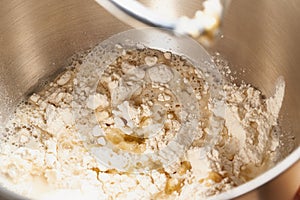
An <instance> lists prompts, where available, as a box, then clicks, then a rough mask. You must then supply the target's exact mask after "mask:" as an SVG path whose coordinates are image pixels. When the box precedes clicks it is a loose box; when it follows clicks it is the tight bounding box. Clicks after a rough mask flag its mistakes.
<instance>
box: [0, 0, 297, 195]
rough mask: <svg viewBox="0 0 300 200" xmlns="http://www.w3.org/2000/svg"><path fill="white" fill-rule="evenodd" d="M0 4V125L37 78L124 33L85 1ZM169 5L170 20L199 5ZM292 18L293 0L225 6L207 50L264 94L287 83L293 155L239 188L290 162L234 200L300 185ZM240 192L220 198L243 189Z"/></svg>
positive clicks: (286, 120) (242, 0) (288, 141)
mask: <svg viewBox="0 0 300 200" xmlns="http://www.w3.org/2000/svg"><path fill="white" fill-rule="evenodd" d="M0 1H1V7H0V47H1V48H0V104H1V105H2V107H1V108H0V116H2V118H1V117H0V122H1V121H5V119H6V117H7V116H8V114H9V113H10V112H11V111H12V110H13V105H15V103H16V102H18V101H19V100H20V99H21V97H22V96H23V95H24V94H26V93H28V92H31V91H32V88H33V87H34V86H35V85H36V84H37V83H38V82H39V80H41V79H44V78H45V77H49V76H50V75H51V74H53V73H55V72H57V71H59V70H60V69H61V68H62V67H63V66H65V65H66V64H67V63H68V58H69V57H70V56H72V55H73V54H74V53H75V52H78V51H81V50H84V49H87V48H89V47H91V46H93V45H95V44H96V43H98V42H101V41H102V40H104V39H106V38H108V37H109V36H111V35H112V34H115V33H118V32H121V31H124V30H127V29H129V28H130V27H129V26H128V25H126V24H125V23H123V22H121V21H120V20H118V19H116V18H115V17H113V16H112V15H111V14H109V13H108V12H107V11H105V10H104V9H103V8H101V7H100V6H99V5H98V4H97V3H95V2H94V1H92V0H85V1H82V0H65V1H59V0H43V1H38V0H27V1H21V0H0ZM160 2H161V1H156V0H149V2H148V3H149V5H150V6H152V7H153V9H155V8H157V7H159V4H160ZM168 2H169V1H168ZM173 2H175V4H172V5H176V6H173V7H169V8H174V10H172V12H171V11H170V12H169V14H174V15H178V13H180V15H182V14H184V13H182V12H190V10H191V9H192V10H193V9H195V4H196V2H198V1H196V0H195V1H185V3H183V1H178V0H174V1H173ZM105 7H109V5H106V6H105ZM165 7H166V6H165ZM187 14H190V13H187ZM119 17H124V18H123V20H125V21H126V20H129V19H130V18H126V16H124V15H122V14H120V15H119ZM299 19H300V1H297V0H289V1H282V0H265V1H260V0H253V1H248V0H239V1H232V3H231V4H230V7H229V8H228V11H227V12H226V15H225V19H224V23H223V35H224V37H223V38H220V39H218V40H217V41H216V43H215V45H214V46H212V47H211V48H210V49H208V50H209V51H211V52H215V51H218V52H220V54H221V55H222V56H224V57H225V58H226V59H227V60H228V61H229V62H230V65H231V66H232V70H233V71H237V74H239V73H240V72H241V69H242V68H244V69H245V72H244V73H241V74H240V80H242V79H243V80H245V81H246V82H249V83H251V84H253V85H254V86H256V87H258V88H259V89H261V90H262V91H263V92H264V93H265V94H267V95H271V94H272V91H273V89H274V82H275V80H276V79H277V77H278V76H280V75H282V76H283V77H284V78H285V81H286V95H285V99H284V103H283V109H282V112H281V113H282V115H283V117H282V125H283V127H284V130H285V133H284V136H283V137H282V138H283V143H284V144H285V145H286V154H288V153H289V152H291V151H292V150H294V151H293V153H292V154H290V156H288V157H287V158H286V159H285V160H283V162H282V163H280V164H279V165H277V166H276V167H275V168H273V169H272V171H269V173H267V174H264V175H262V176H261V177H259V178H258V179H255V180H254V181H253V182H252V185H246V187H247V188H248V189H249V188H251V187H252V188H251V189H254V188H256V187H258V186H261V185H262V183H264V182H266V181H267V180H269V179H272V178H274V176H276V175H277V174H278V173H280V172H281V171H283V170H285V169H286V168H288V167H289V166H291V165H292V164H293V163H295V164H294V165H293V166H292V167H290V168H289V169H288V170H287V171H286V172H284V173H282V174H281V175H279V176H278V177H277V178H275V179H274V180H273V181H271V182H269V183H267V184H264V185H263V186H261V187H259V188H258V189H256V190H253V191H252V192H250V193H247V194H244V195H243V196H240V197H238V198H237V199H243V200H245V199H257V200H259V199H267V200H268V199H291V198H292V196H293V195H294V194H295V193H296V191H297V189H298V187H299V185H300V176H299V171H300V162H299V157H300V155H299V154H300V153H299V152H300V151H299V150H300V148H299V144H300V123H299V119H300V93H299V92H300V90H299V87H300V86H299V83H298V81H299V80H300V67H299V66H300V56H299V54H300V34H299V32H300V23H299ZM130 24H134V25H137V26H139V25H140V24H138V23H136V22H132V23H131V22H130ZM240 80H239V81H240ZM293 143H294V144H295V145H294V146H293V145H292V144H293ZM296 149H297V150H296ZM297 160H298V161H297ZM265 175H266V176H265ZM241 188H242V189H239V188H237V189H239V190H238V191H236V193H235V194H234V195H233V194H232V193H231V194H229V196H226V197H223V198H232V197H233V196H238V195H241V194H243V193H245V192H247V191H248V189H247V188H246V189H244V188H245V187H244V188H243V187H241ZM10 195H11V194H8V192H6V191H4V190H3V189H2V188H0V199H16V197H11V196H10ZM230 195H233V196H230Z"/></svg>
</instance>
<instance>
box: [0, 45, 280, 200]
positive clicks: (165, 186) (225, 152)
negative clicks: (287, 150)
mask: <svg viewBox="0 0 300 200" xmlns="http://www.w3.org/2000/svg"><path fill="white" fill-rule="evenodd" d="M119 48H121V47H119ZM97 51H98V50H97V48H95V49H94V50H92V51H91V53H89V55H87V57H86V58H84V59H83V60H82V61H81V62H74V63H73V64H72V66H71V67H69V68H68V70H66V71H65V72H64V73H63V74H62V75H60V76H59V77H58V78H57V79H56V80H54V81H53V82H51V83H50V84H49V86H47V87H46V88H45V89H44V90H43V91H41V92H39V93H36V94H33V95H32V96H31V97H30V98H29V100H28V102H29V103H21V104H20V106H19V107H18V109H17V110H16V113H15V114H14V116H13V117H12V119H11V120H10V121H9V122H8V124H7V127H6V130H5V131H4V132H3V136H1V137H0V139H1V141H0V182H1V185H3V186H5V187H6V188H8V189H9V190H12V191H15V192H17V193H18V194H21V195H24V196H27V197H30V198H34V199H61V198H64V199H130V200H132V199H199V198H204V197H207V196H211V195H214V194H218V193H221V192H223V191H226V190H229V189H231V188H233V187H236V186H238V185H240V184H242V183H245V182H246V181H248V180H251V179H253V178H255V177H256V176H258V175H259V174H260V173H262V172H264V171H265V170H267V169H269V168H270V167H272V166H273V165H274V164H275V163H276V161H277V159H279V156H280V155H279V136H278V135H279V133H278V130H279V128H278V124H277V118H278V114H279V111H280V108H281V103H282V100H283V96H284V87H285V84H284V81H283V80H279V81H278V83H277V85H276V92H275V94H274V95H273V97H271V98H268V99H263V98H262V94H261V93H260V91H259V90H256V89H254V88H253V87H251V86H250V85H242V86H236V85H234V84H231V83H226V84H225V85H224V86H223V93H224V94H226V95H225V100H224V104H222V105H217V103H214V102H213V101H211V99H210V98H209V97H210V88H209V86H208V85H207V83H206V82H205V78H204V76H203V75H202V74H201V72H199V71H197V70H195V69H194V67H193V66H192V65H191V64H189V63H188V62H186V61H185V60H182V59H181V58H180V57H179V56H176V55H173V54H171V53H169V52H166V53H163V52H160V51H157V50H151V49H143V50H139V51H135V50H132V51H128V52H129V53H128V52H126V51H125V50H124V52H123V54H122V57H120V58H118V59H117V61H115V62H114V63H112V64H111V65H110V66H108V67H107V68H106V69H103V70H100V71H101V79H100V81H99V82H98V86H97V88H96V90H95V91H94V92H91V91H92V89H90V88H91V87H92V86H91V83H92V81H91V80H92V77H93V76H95V77H96V75H95V74H89V73H90V72H89V71H88V70H89V67H90V66H92V65H95V64H97V62H96V61H97V59H96V58H95V56H96V55H97V54H99V52H97ZM93 59H94V60H93ZM93 61H94V62H93ZM82 72H84V73H82ZM85 72H86V74H85ZM80 73H82V74H81V75H82V76H81V75H78V74H80ZM85 75H86V76H85ZM76 88H77V89H78V88H79V89H80V90H78V91H80V93H76V92H78V91H76ZM79 102H81V103H82V104H80V105H79V104H78V103H79ZM218 103H219V104H220V102H218ZM186 105H188V106H186ZM81 106H84V109H81V110H80V115H79V116H78V113H77V115H74V113H73V110H74V108H82V107H81ZM89 111H91V113H92V115H90V113H89ZM91 116H92V117H93V119H92V118H91ZM78 119H80V121H78ZM195 120H196V123H195ZM197 120H198V121H197ZM92 123H96V124H97V125H91V124H92ZM89 125H91V127H90V129H85V130H88V131H86V132H87V133H86V134H85V132H84V131H83V130H82V129H81V126H82V127H84V128H85V127H88V126H89ZM215 127H218V128H217V129H216V128H215ZM182 130H183V131H185V133H190V132H191V133H192V134H194V135H193V136H194V138H192V139H193V140H192V141H190V138H189V136H186V135H188V134H185V135H180V131H182ZM194 132H196V133H194ZM177 134H179V135H180V137H182V138H181V139H182V140H184V141H185V140H186V141H187V142H186V143H184V142H182V143H181V141H177V142H176V139H175V138H176V135H177ZM189 141H190V142H192V143H191V146H189V145H188V144H190V143H189ZM171 144H172V145H173V146H172V145H171ZM168 145H169V146H170V147H169V146H168ZM167 147H168V148H167ZM177 147H178V148H177ZM172 148H174V149H172ZM92 149H94V150H95V149H96V150H95V152H96V153H97V152H98V153H99V149H100V150H101V152H100V154H91V153H90V152H89V151H92V152H93V150H92ZM165 149H167V151H164V150H165ZM181 150H182V152H183V153H182V154H181ZM95 152H94V153H95ZM103 152H104V153H103ZM124 152H125V153H124ZM128 152H129V153H128ZM155 152H159V153H157V154H155ZM110 154H111V155H110ZM139 155H150V156H148V157H147V156H146V157H142V156H141V157H139ZM122 156H128V158H129V160H122V159H124V157H122ZM99 157H100V159H101V162H97V161H99ZM130 158H132V159H130ZM134 159H137V161H141V162H136V163H135V160H134ZM138 159H140V160H138ZM142 159H148V160H142ZM112 166H118V168H117V167H115V168H113V167H112ZM146 167H148V170H143V171H142V172H141V171H140V169H145V168H146ZM124 169H125V170H124Z"/></svg>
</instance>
